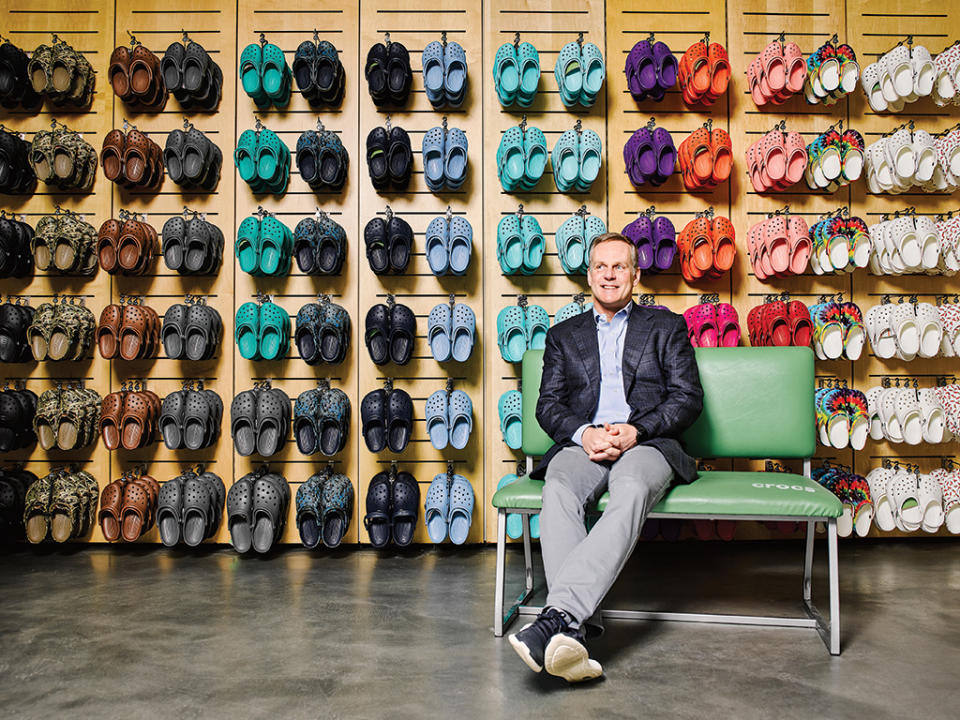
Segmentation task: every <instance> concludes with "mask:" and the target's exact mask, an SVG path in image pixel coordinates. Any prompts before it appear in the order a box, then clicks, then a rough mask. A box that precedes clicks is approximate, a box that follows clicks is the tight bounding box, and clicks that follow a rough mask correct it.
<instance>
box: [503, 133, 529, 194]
mask: <svg viewBox="0 0 960 720" xmlns="http://www.w3.org/2000/svg"><path fill="white" fill-rule="evenodd" d="M525 165H526V160H525V155H524V152H523V131H522V130H521V129H520V127H519V126H515V127H512V128H510V129H508V130H507V131H506V132H504V134H503V137H502V138H501V139H500V146H499V147H498V148H497V177H499V178H500V184H501V185H502V186H503V189H504V190H506V191H507V192H512V191H513V190H515V189H516V188H517V186H519V185H520V183H521V182H522V180H523V171H524V167H525Z"/></svg>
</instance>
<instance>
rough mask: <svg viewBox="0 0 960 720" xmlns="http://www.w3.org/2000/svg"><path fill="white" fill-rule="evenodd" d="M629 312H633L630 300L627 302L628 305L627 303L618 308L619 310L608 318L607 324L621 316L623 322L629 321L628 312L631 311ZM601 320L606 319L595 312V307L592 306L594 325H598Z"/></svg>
mask: <svg viewBox="0 0 960 720" xmlns="http://www.w3.org/2000/svg"><path fill="white" fill-rule="evenodd" d="M631 310H633V299H631V300H630V302H628V303H627V304H626V305H624V306H623V307H622V308H620V309H619V310H617V312H615V313H614V314H613V317H612V318H610V321H609V322H613V321H614V320H615V319H616V318H618V317H621V316H622V317H623V318H624V319H625V320H629V319H630V311H631ZM601 319H603V320H606V319H607V318H606V316H605V315H603V314H602V313H600V312H597V306H596V305H594V306H593V321H594V322H595V323H597V324H599V323H600V320H601Z"/></svg>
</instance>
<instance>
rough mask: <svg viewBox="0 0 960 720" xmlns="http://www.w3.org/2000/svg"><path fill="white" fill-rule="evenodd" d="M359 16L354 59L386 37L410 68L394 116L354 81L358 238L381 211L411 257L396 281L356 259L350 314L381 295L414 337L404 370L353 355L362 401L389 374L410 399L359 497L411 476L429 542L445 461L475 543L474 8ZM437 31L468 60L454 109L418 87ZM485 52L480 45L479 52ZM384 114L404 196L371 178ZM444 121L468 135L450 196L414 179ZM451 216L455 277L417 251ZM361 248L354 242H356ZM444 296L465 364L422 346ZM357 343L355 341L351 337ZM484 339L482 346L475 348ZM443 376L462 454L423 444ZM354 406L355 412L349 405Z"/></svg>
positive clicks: (482, 435)
mask: <svg viewBox="0 0 960 720" xmlns="http://www.w3.org/2000/svg"><path fill="white" fill-rule="evenodd" d="M361 10H362V12H361V16H360V61H361V72H362V63H363V62H364V61H365V59H366V55H367V52H368V50H369V49H370V48H371V47H372V46H373V45H374V43H378V42H383V41H384V37H385V35H384V34H385V33H386V32H389V33H390V39H391V41H395V42H400V43H403V44H404V45H405V46H406V48H407V50H408V51H409V52H410V66H411V68H412V69H413V85H412V90H411V97H410V99H409V101H408V102H407V105H406V106H405V107H404V108H403V109H401V110H399V111H390V112H388V111H386V110H383V111H381V110H379V109H378V108H377V107H376V106H375V105H374V103H373V100H372V99H371V98H370V94H369V92H368V91H367V83H366V80H365V79H364V78H363V77H362V76H359V75H358V79H357V85H358V86H359V90H358V92H359V96H360V98H359V102H360V108H361V110H360V137H359V142H360V149H359V157H360V159H359V161H358V167H359V173H360V180H359V183H360V223H359V234H358V237H360V236H362V233H363V228H364V226H365V225H366V224H367V222H368V221H369V220H370V219H372V218H374V217H376V216H381V217H382V216H383V215H384V213H385V212H386V206H387V205H389V206H390V208H391V210H393V212H394V213H395V214H396V215H398V216H400V217H402V218H403V219H404V220H406V221H407V222H408V223H409V224H410V227H411V228H412V230H413V233H414V243H413V255H412V257H411V260H410V265H409V267H408V268H407V271H406V273H404V274H403V275H384V276H378V275H375V274H374V273H373V271H372V270H371V269H370V265H369V263H368V262H367V260H366V256H365V255H364V254H363V253H361V260H360V292H361V297H362V298H363V301H362V302H361V303H360V312H359V314H358V316H357V320H358V325H359V327H360V328H361V330H360V333H362V332H363V330H362V327H363V320H364V318H365V316H366V313H367V310H368V309H369V308H370V307H371V306H373V305H374V304H376V303H383V302H386V296H387V294H388V293H390V294H393V296H394V297H395V298H396V301H397V302H398V303H400V304H403V305H407V306H408V307H410V309H411V310H412V311H413V312H414V314H415V315H416V318H417V337H416V344H415V347H414V352H413V359H412V360H411V361H410V362H409V364H407V365H405V366H402V367H399V366H396V365H394V364H392V363H388V364H387V365H384V366H381V367H378V366H376V365H374V363H373V362H372V361H371V360H370V355H369V353H368V352H367V350H366V348H365V347H364V348H362V349H361V351H360V388H359V397H360V398H362V397H363V396H364V395H366V394H367V393H368V392H370V391H371V390H374V389H375V388H378V387H382V386H383V383H384V381H385V380H386V379H387V378H392V379H393V382H394V387H397V388H402V389H404V390H406V391H407V392H408V393H409V394H410V397H411V398H412V399H413V407H414V428H413V434H412V436H411V440H410V444H409V445H408V446H407V448H406V450H405V451H404V452H403V453H402V454H400V455H399V456H397V455H395V454H394V453H392V452H390V451H389V449H386V450H384V451H383V452H381V453H378V454H374V453H371V452H369V451H368V450H367V447H366V444H365V443H363V442H362V441H360V445H359V454H360V490H361V493H360V496H361V498H365V497H366V491H367V487H368V486H369V484H370V479H371V478H372V477H373V476H374V475H375V474H376V473H378V472H381V471H383V470H389V468H390V463H391V461H393V460H396V461H397V469H398V471H400V470H405V471H407V472H409V473H411V474H412V475H413V476H414V477H415V478H416V479H417V482H418V484H419V486H420V497H421V503H420V505H421V511H420V517H419V519H418V522H417V530H416V534H415V536H414V542H418V543H428V542H430V539H429V536H428V535H427V530H426V526H425V525H424V523H423V508H422V506H423V500H424V499H425V497H426V493H427V489H428V488H429V486H430V482H431V481H432V480H433V478H434V476H435V475H437V474H439V473H446V471H447V463H448V462H452V463H453V466H454V472H456V473H458V474H461V475H463V476H464V477H465V478H466V479H467V480H468V481H469V482H470V484H471V485H472V486H473V489H474V495H475V503H474V512H473V522H472V524H471V526H470V534H469V536H468V539H467V542H471V543H474V542H482V541H483V539H484V533H483V518H484V513H485V511H486V508H487V507H488V504H487V502H486V497H487V496H486V488H488V487H489V479H486V480H487V481H486V482H485V472H484V458H483V447H484V444H485V442H487V438H488V437H489V436H488V434H487V427H486V423H484V422H483V421H484V418H485V417H490V416H489V415H486V414H485V412H484V411H485V406H484V379H483V361H482V358H483V356H484V353H489V351H490V348H489V347H488V346H487V342H489V340H488V339H487V337H488V335H489V333H486V334H485V333H484V328H485V327H494V326H495V325H488V324H487V322H486V318H485V317H484V312H483V308H484V296H483V284H482V277H483V274H482V271H483V268H484V265H483V263H484V262H485V258H486V256H487V255H488V254H495V253H494V252H493V250H492V249H491V251H490V252H489V253H487V252H484V251H485V250H487V248H486V247H485V243H484V236H485V233H484V230H485V223H484V217H483V214H482V198H483V195H482V193H483V178H482V177H481V172H482V170H483V168H485V167H486V166H487V163H488V158H490V157H492V155H491V154H490V153H489V152H484V151H485V148H484V147H483V145H484V144H483V142H482V140H483V135H482V132H481V131H482V127H483V126H482V115H481V105H482V103H483V102H484V101H485V99H484V97H483V95H482V92H481V89H483V90H485V89H486V80H485V79H484V77H483V76H482V75H481V67H482V65H481V61H480V59H481V44H482V43H481V40H482V35H481V32H480V30H481V13H480V6H479V4H477V3H473V2H468V1H466V0H456V1H455V2H444V3H441V2H438V1H436V2H425V3H420V4H418V5H417V6H416V7H411V5H410V3H404V2H398V1H397V0H371V1H370V2H367V1H366V0H364V2H362V3H361ZM442 31H446V33H447V41H448V42H458V43H460V45H461V46H463V49H464V50H465V51H466V55H467V76H468V90H467V97H466V100H465V101H464V103H463V105H462V106H461V107H460V108H457V109H455V110H454V109H450V108H447V109H442V110H434V109H433V106H432V105H431V104H430V101H429V100H428V99H427V96H426V93H425V91H424V89H423V77H422V61H421V54H422V51H423V49H424V48H425V47H426V46H427V43H429V42H431V41H433V40H438V41H439V40H440V39H441V32H442ZM483 52H484V54H485V53H486V49H485V48H484V51H483ZM387 115H389V116H390V122H391V124H392V125H393V126H399V127H402V128H403V129H404V130H406V131H407V133H408V134H409V136H410V145H411V147H412V149H413V177H412V178H411V181H410V185H409V187H408V188H407V190H406V191H405V192H394V191H392V190H390V191H386V192H383V193H377V192H376V191H375V190H374V189H373V185H372V184H371V182H370V175H369V172H368V169H367V164H366V138H367V134H368V133H369V132H370V131H371V130H372V129H373V128H374V127H377V126H384V125H385V122H386V118H387ZM444 116H446V117H447V123H448V127H449V128H455V127H458V128H460V129H462V130H463V131H464V132H465V133H466V135H467V143H468V151H467V163H468V165H467V181H466V183H465V184H464V185H463V187H461V188H460V189H459V190H457V191H450V190H443V191H441V192H440V193H436V194H435V193H433V192H431V191H430V189H429V188H428V187H427V186H426V183H425V181H424V178H423V161H422V157H421V147H422V143H423V136H424V134H425V133H426V132H427V131H428V130H430V129H431V128H433V127H436V126H438V125H441V123H442V120H443V117H444ZM448 206H449V207H450V209H451V211H452V212H453V213H454V214H455V215H461V216H463V217H466V218H467V220H468V221H469V222H470V224H471V226H472V227H473V254H472V256H471V259H470V266H469V268H468V269H467V273H466V275H464V276H462V277H457V276H454V275H446V276H442V277H435V276H434V275H433V273H432V272H431V271H430V266H429V264H428V263H427V258H426V255H425V252H424V249H425V243H426V238H425V233H426V229H427V225H429V223H430V221H431V220H432V219H433V218H434V217H436V216H438V215H442V214H444V213H445V212H446V209H447V207H448ZM359 241H360V242H362V237H361V239H360V240H359ZM450 293H454V294H456V301H457V302H458V303H465V304H467V305H469V306H470V307H471V308H472V309H473V311H474V314H475V315H476V318H477V334H476V336H477V342H476V344H475V346H474V349H473V353H472V354H471V355H470V359H469V360H468V361H467V362H466V363H457V362H454V361H452V360H450V361H447V362H444V363H439V362H437V361H436V360H434V359H433V355H432V354H431V352H430V347H429V344H428V342H427V316H428V315H429V314H430V310H431V309H432V308H433V307H434V305H437V304H438V303H445V302H448V300H449V295H450ZM358 337H362V335H358ZM484 340H487V342H484ZM447 378H452V379H453V383H454V389H460V390H463V391H464V392H466V393H467V395H469V396H470V399H471V401H472V403H473V432H472V433H471V435H470V441H469V443H468V444H467V446H466V448H464V449H463V450H455V449H454V448H452V447H450V446H449V445H448V446H447V447H446V449H444V450H436V449H435V448H434V447H433V445H432V444H431V443H430V438H429V436H428V435H427V432H426V420H425V415H424V405H425V403H426V400H427V398H428V397H429V396H430V394H431V393H433V392H434V391H436V390H440V389H443V388H444V387H445V385H446V382H447ZM358 410H359V406H358ZM361 536H362V540H363V541H364V542H366V541H367V540H368V537H367V534H366V531H365V530H364V531H363V532H362V533H361Z"/></svg>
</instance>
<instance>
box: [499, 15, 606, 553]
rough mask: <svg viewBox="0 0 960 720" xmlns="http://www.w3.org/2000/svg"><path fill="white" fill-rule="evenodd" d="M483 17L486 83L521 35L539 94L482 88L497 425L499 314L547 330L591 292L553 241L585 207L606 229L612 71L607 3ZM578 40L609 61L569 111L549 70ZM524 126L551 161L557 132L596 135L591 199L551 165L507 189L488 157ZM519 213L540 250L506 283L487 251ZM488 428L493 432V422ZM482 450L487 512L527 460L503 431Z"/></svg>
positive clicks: (513, 374)
mask: <svg viewBox="0 0 960 720" xmlns="http://www.w3.org/2000/svg"><path fill="white" fill-rule="evenodd" d="M484 12H485V20H484V22H485V29H486V32H485V35H486V37H487V38H488V40H487V42H486V44H485V48H484V66H483V75H484V78H492V77H493V74H494V60H495V57H496V53H497V50H498V48H499V47H500V46H501V45H502V44H503V43H508V44H517V42H516V41H517V39H518V35H517V34H518V33H519V42H520V43H524V42H527V43H530V44H531V45H533V46H534V47H535V48H536V51H537V53H538V55H539V64H540V70H541V76H540V79H539V83H538V84H537V86H536V94H535V96H534V98H533V100H532V103H531V105H530V107H529V108H526V109H524V108H522V107H519V106H518V104H517V103H516V102H515V103H514V104H513V105H510V106H506V107H504V106H502V105H501V103H500V102H498V100H497V95H496V94H495V91H494V89H493V88H485V89H484V100H485V102H484V140H485V145H486V148H487V159H486V162H485V164H484V183H485V186H484V187H485V199H484V203H485V208H484V211H485V220H486V227H487V236H488V239H489V240H488V246H489V247H490V250H489V251H488V252H487V253H486V254H485V262H484V273H485V292H486V310H485V315H486V323H487V327H489V328H491V332H489V333H488V346H487V348H486V355H485V358H486V359H485V368H486V377H487V391H486V398H485V407H484V413H485V416H486V417H488V418H491V420H492V419H494V418H497V417H498V402H499V400H500V397H501V396H502V395H503V394H504V393H506V392H508V391H510V390H518V389H519V387H520V385H519V383H520V380H519V376H520V365H519V363H510V362H506V361H505V360H504V358H503V356H502V355H501V352H500V350H499V349H498V347H497V346H495V345H494V340H495V338H496V336H495V335H494V334H493V332H492V329H493V328H496V327H498V323H497V317H498V315H499V313H500V312H501V309H502V308H504V307H506V306H509V305H516V304H517V303H518V296H525V298H526V302H527V303H528V306H527V307H528V308H529V307H531V306H540V307H542V308H543V309H544V310H546V312H547V314H548V315H549V317H550V323H551V324H552V321H553V320H552V319H553V316H554V314H555V313H556V311H557V310H558V309H559V308H560V307H561V306H563V305H566V304H567V303H569V302H571V301H572V300H573V296H574V295H576V294H578V293H584V292H586V293H589V289H588V288H587V283H586V277H585V276H584V275H583V274H581V273H579V272H578V273H576V274H573V275H568V274H567V273H566V272H565V271H564V268H563V266H562V265H561V263H560V258H559V257H558V251H557V243H556V237H557V236H556V233H557V230H558V228H559V227H560V226H561V225H562V224H563V223H564V221H566V220H567V219H568V218H569V217H570V216H571V215H572V214H574V213H576V212H577V211H578V210H580V209H581V208H585V210H586V212H587V213H589V215H591V216H594V217H597V218H599V219H600V220H602V222H603V225H604V226H606V224H607V203H606V186H607V173H606V169H605V168H606V167H609V159H610V144H609V140H608V135H607V131H606V127H605V123H604V116H605V112H606V107H607V103H608V96H607V88H608V87H609V83H610V82H611V77H612V74H613V72H614V71H613V70H612V69H611V67H610V63H609V58H608V56H607V50H606V43H605V40H604V12H603V3H599V2H588V3H566V2H557V3H552V4H550V5H549V6H543V5H540V4H537V3H526V2H491V3H485V4H484ZM581 33H582V35H581ZM578 40H580V41H582V44H583V45H587V44H589V43H593V44H594V45H596V46H597V47H598V48H600V49H601V51H602V52H603V53H604V60H605V61H607V62H606V65H607V68H606V79H605V80H604V86H603V87H604V89H603V91H601V92H600V94H599V95H598V96H597V98H596V101H595V103H594V104H593V105H592V106H590V107H585V106H584V105H582V104H581V103H579V102H578V103H575V104H573V106H572V107H570V108H568V107H566V105H565V103H564V101H563V99H562V98H561V96H560V90H559V88H558V83H557V80H556V78H555V75H554V66H555V64H556V63H557V60H558V58H559V57H560V54H561V52H562V51H563V49H564V47H565V46H568V44H569V43H577V42H578ZM524 119H526V126H527V128H530V129H528V130H527V131H526V134H527V135H529V134H530V132H531V129H532V128H539V129H540V130H541V131H542V132H543V135H544V137H545V139H546V148H547V151H548V152H549V153H551V154H552V153H553V150H554V148H555V146H556V144H557V142H558V141H559V140H560V139H561V137H562V136H563V134H564V133H565V132H566V131H569V130H571V129H573V128H575V127H576V126H577V125H578V124H579V126H580V129H581V131H582V132H584V133H585V132H587V131H593V132H595V133H597V135H598V136H599V137H600V138H601V140H602V143H603V152H602V153H601V154H602V158H603V164H604V168H603V169H601V171H600V174H599V176H598V177H597V179H596V180H595V181H594V182H593V183H592V185H591V186H590V187H589V190H588V191H586V192H584V191H580V190H578V189H576V188H575V189H574V191H571V192H564V191H562V190H560V189H558V187H557V184H556V182H555V179H554V172H553V170H554V167H553V160H552V158H551V159H549V160H548V161H547V163H546V167H545V169H544V171H543V175H542V177H541V178H540V180H539V182H537V183H536V184H535V185H534V186H533V187H531V188H530V189H523V188H522V187H518V188H517V189H515V190H512V191H508V190H506V189H504V187H503V185H502V184H501V181H500V179H499V178H498V174H497V163H496V157H495V156H494V153H495V151H496V148H498V147H500V146H501V142H502V141H503V139H504V137H505V134H506V133H507V132H508V131H509V130H510V129H511V128H516V127H517V126H519V125H521V123H522V122H523V121H524ZM514 132H516V131H514ZM521 205H522V206H523V214H525V215H531V216H533V217H534V218H536V220H537V222H538V223H539V226H540V228H541V229H542V233H543V238H544V240H545V251H544V252H543V258H542V262H541V263H540V264H539V267H538V268H537V269H536V270H535V271H533V272H532V273H531V274H528V275H527V274H521V273H515V274H510V275H506V274H504V271H503V268H502V267H501V263H500V262H498V259H497V253H495V252H493V243H494V241H495V240H496V239H497V232H498V228H499V227H500V224H501V221H502V220H503V219H504V218H505V217H509V216H510V215H513V214H515V213H517V211H518V210H519V209H520V206H521ZM500 234H501V235H502V234H503V233H500ZM524 315H526V316H528V317H529V311H525V312H524ZM489 427H491V428H493V427H494V426H493V423H492V422H491V423H489ZM486 447H487V449H486V455H487V459H488V460H487V461H488V463H489V467H490V473H489V475H490V477H489V478H488V492H487V497H486V504H487V505H488V506H489V502H490V499H491V498H492V497H493V493H494V492H496V487H497V483H498V482H499V481H500V479H501V478H502V477H504V476H505V475H508V474H511V473H515V472H516V471H517V463H518V462H522V460H523V457H522V454H521V452H520V451H519V450H512V449H510V448H509V447H508V446H507V445H506V443H505V442H504V440H503V437H502V434H501V432H500V430H499V428H497V430H496V431H493V430H491V436H490V439H489V441H488V442H487V446H486ZM486 537H487V538H495V537H496V513H492V512H491V513H489V514H488V516H487V522H486Z"/></svg>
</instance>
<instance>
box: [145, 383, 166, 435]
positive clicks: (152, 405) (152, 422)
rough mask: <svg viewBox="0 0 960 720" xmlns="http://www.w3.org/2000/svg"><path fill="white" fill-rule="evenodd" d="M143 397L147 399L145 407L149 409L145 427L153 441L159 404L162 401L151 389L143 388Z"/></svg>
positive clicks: (158, 415)
mask: <svg viewBox="0 0 960 720" xmlns="http://www.w3.org/2000/svg"><path fill="white" fill-rule="evenodd" d="M143 397H144V399H145V400H146V401H147V408H148V410H149V415H148V417H147V426H146V428H145V429H146V432H147V437H148V438H149V439H150V442H153V438H154V430H155V429H156V426H157V420H158V419H159V418H160V406H161V405H162V401H161V400H160V397H159V396H158V395H157V394H156V393H155V392H153V391H152V390H144V391H143Z"/></svg>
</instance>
